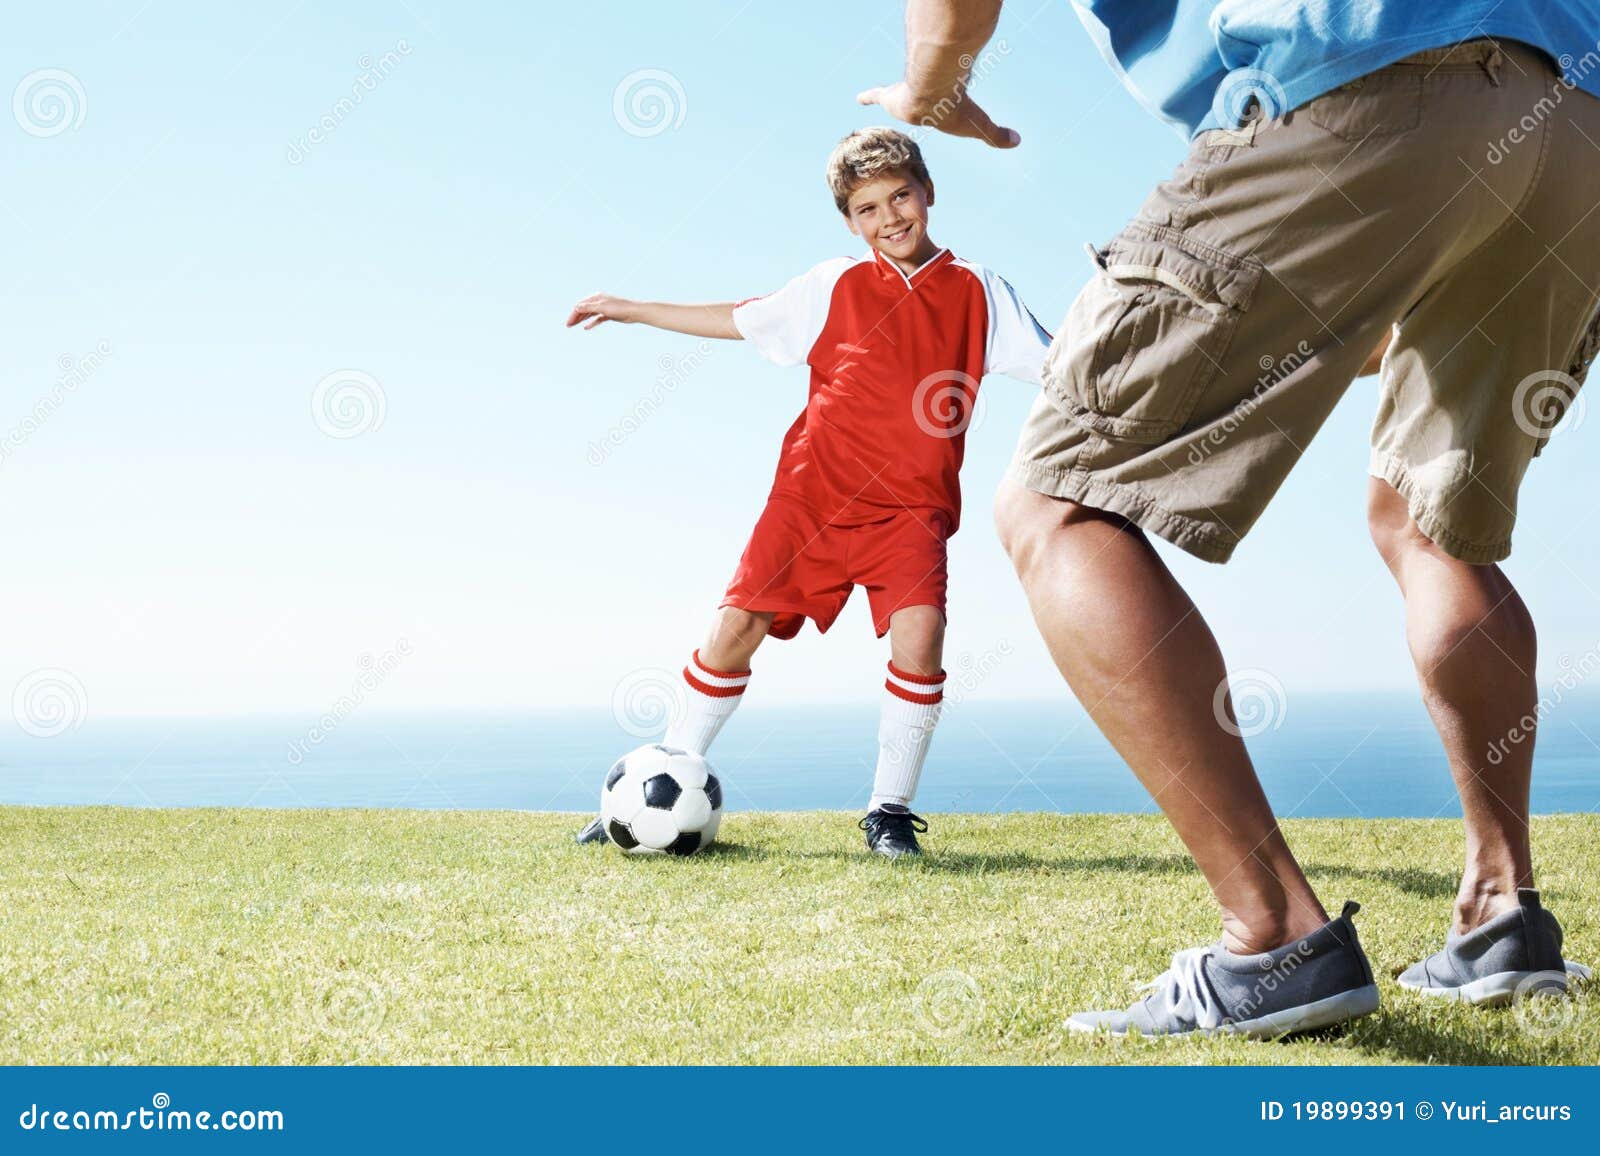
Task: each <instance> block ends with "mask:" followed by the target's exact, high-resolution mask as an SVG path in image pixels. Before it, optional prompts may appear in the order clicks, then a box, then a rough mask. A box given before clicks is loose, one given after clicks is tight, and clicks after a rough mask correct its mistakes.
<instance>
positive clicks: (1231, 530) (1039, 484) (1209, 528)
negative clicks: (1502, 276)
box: [1012, 45, 1548, 562]
mask: <svg viewBox="0 0 1600 1156" xmlns="http://www.w3.org/2000/svg"><path fill="white" fill-rule="evenodd" d="M1491 52H1492V46H1487V45H1481V46H1476V47H1475V46H1463V48H1462V49H1459V50H1457V51H1456V53H1455V54H1454V55H1453V56H1451V57H1449V58H1446V55H1445V54H1442V53H1435V54H1432V55H1431V56H1430V57H1429V58H1427V59H1425V60H1422V61H1417V62H1402V64H1399V65H1394V66H1391V67H1389V68H1387V69H1384V70H1381V71H1380V72H1378V73H1374V74H1372V75H1371V76H1368V77H1364V78H1362V80H1361V81H1360V82H1358V83H1357V84H1355V85H1353V86H1347V87H1346V88H1344V89H1340V90H1336V91H1335V92H1332V93H1329V94H1327V95H1325V96H1323V97H1319V98H1318V99H1317V100H1315V101H1312V102H1310V103H1309V104H1307V105H1305V106H1303V107H1301V108H1299V109H1295V110H1294V111H1292V112H1291V113H1290V114H1288V115H1287V116H1286V117H1284V118H1283V119H1281V120H1279V121H1273V122H1270V123H1266V124H1259V125H1255V126H1252V127H1247V128H1246V129H1245V130H1242V131H1239V132H1214V133H1208V134H1204V135H1203V136H1201V137H1200V138H1198V139H1197V140H1196V141H1195V142H1194V144H1193V145H1192V147H1191V149H1190V152H1189V154H1188V156H1187V157H1186V159H1185V160H1184V162H1183V163H1182V164H1181V165H1180V166H1179V168H1178V170H1177V172H1176V173H1175V174H1174V176H1173V177H1172V179H1171V180H1168V181H1165V182H1163V183H1162V184H1161V185H1159V186H1158V187H1157V188H1156V190H1155V191H1154V192H1153V193H1152V194H1151V196H1150V197H1149V198H1148V200H1147V201H1146V202H1145V204H1144V206H1143V208H1142V209H1141V211H1140V214H1139V216H1138V218H1136V219H1135V220H1134V221H1133V222H1131V223H1130V224H1129V225H1128V226H1127V227H1126V228H1125V229H1124V230H1123V231H1122V232H1120V233H1119V234H1118V235H1117V236H1116V237H1115V238H1113V239H1112V241H1111V242H1110V243H1109V244H1108V245H1106V246H1105V247H1103V248H1099V249H1095V250H1093V252H1092V254H1091V256H1092V259H1093V262H1094V270H1093V277H1092V279H1091V280H1090V282H1089V284H1088V285H1087V286H1086V287H1085V288H1084V290H1083V291H1082V293H1080V294H1079V296H1078V298H1077V299H1076V301H1075V302H1074V303H1073V306H1072V309H1071V311H1070V312H1069V314H1068V316H1067V319H1066V321H1065V323H1064V324H1063V325H1062V327H1061V330H1060V332H1059V333H1058V336H1057V339H1056V343H1055V345H1054V346H1053V347H1052V350H1051V355H1050V359H1049V362H1048V364H1047V367H1046V374H1045V390H1044V393H1043V395H1042V398H1041V400H1040V402H1039V403H1038V404H1037V405H1036V406H1035V409H1034V412H1033V413H1032V414H1031V415H1030V418H1029V420H1028V422H1027V424H1026V426H1025V428H1024V431H1023V435H1022V439H1021V442H1020V444H1019V447H1018V454H1017V460H1016V462H1015V464H1014V467H1013V475H1012V476H1013V477H1014V478H1016V479H1017V480H1018V481H1019V482H1021V483H1022V484H1023V485H1025V486H1028V487H1030V488H1032V489H1035V490H1038V491H1040V492H1042V493H1048V494H1051V495H1054V496H1057V497H1063V498H1069V499H1072V500H1075V501H1080V502H1083V503H1086V504H1088V505H1092V506H1096V507H1099V508H1102V509H1108V510H1112V511H1114V512H1116V513H1119V514H1122V515H1124V516H1126V517H1128V518H1130V519H1131V520H1133V521H1134V522H1137V523H1138V524H1140V525H1141V526H1144V527H1145V528H1146V529H1149V530H1151V531H1152V532H1154V533H1156V534H1159V535H1160V536H1162V537H1164V538H1166V539H1168V540H1169V541H1172V542H1173V543H1175V544H1176V545H1178V546H1180V547H1182V548H1183V549H1185V550H1188V551H1190V552H1191V553H1193V554H1195V555H1197V556H1199V557H1202V558H1205V559H1208V560H1211V561H1218V562H1220V561H1225V560H1226V559H1227V558H1228V557H1229V556H1231V554H1232V552H1233V550H1234V548H1235V547H1236V546H1237V544H1238V542H1239V541H1240V540H1241V539H1242V538H1243V536H1244V535H1245V533H1247V532H1248V531H1249V529H1250V528H1251V526H1252V525H1254V523H1255V521H1256V520H1257V519H1258V518H1259V517H1260V515H1261V512H1262V511H1263V510H1264V509H1265V507H1266V505H1267V503H1268V502H1269V501H1270V500H1271V498H1272V496H1273V495H1274V494H1275V493H1276V492H1277V490H1278V488H1279V487H1280V486H1281V484H1282V482H1283V480H1284V478H1285V477H1286V476H1287V475H1288V472H1289V470H1290V469H1291V468H1292V467H1293V465H1294V463H1295V461H1296V460H1298V458H1299V456H1300V454H1301V453H1302V452H1303V450H1304V448H1305V446H1306V445H1307V444H1308V443H1309V442H1310V440H1311V438H1312V437H1314V436H1315V434H1316V433H1317V431H1318V430H1319V429H1320V428H1321V426H1322V424H1323V422H1324V421H1325V420H1326V418H1327V416H1328V414H1329V413H1330V412H1331V410H1332V408H1333V406H1334V405H1335V404H1336V402H1337V401H1338V399H1339V397H1340V396H1341V395H1342V393H1343V391H1344V389H1345V388H1346V387H1347V386H1348V384H1349V382H1350V381H1351V380H1352V379H1353V378H1354V376H1355V374H1356V373H1357V372H1358V371H1359V369H1360V367H1361V365H1362V363H1363V362H1364V360H1365V359H1366V356H1367V354H1368V353H1369V352H1370V351H1371V350H1372V348H1373V346H1374V345H1376V344H1377V342H1378V340H1379V339H1380V338H1381V336H1382V335H1383V333H1384V331H1385V330H1387V329H1388V328H1389V326H1390V325H1391V324H1392V323H1393V322H1394V321H1395V320H1396V319H1397V318H1400V317H1402V316H1403V315H1405V313H1406V312H1407V311H1408V310H1409V309H1410V308H1411V307H1412V306H1413V305H1414V304H1415V303H1416V302H1417V301H1418V300H1419V299H1420V298H1421V297H1423V296H1424V295H1425V293H1426V292H1427V289H1428V287H1429V285H1430V284H1432V283H1433V282H1434V281H1435V280H1437V279H1438V278H1440V277H1441V276H1443V275H1444V274H1445V273H1446V272H1447V271H1448V270H1449V269H1450V268H1451V267H1452V266H1453V265H1454V264H1456V263H1457V262H1459V261H1460V260H1462V259H1463V258H1464V257H1465V256H1466V255H1467V254H1469V253H1470V252H1472V251H1473V250H1474V249H1475V248H1476V247H1477V246H1478V245H1480V244H1482V243H1483V242H1484V241H1485V240H1487V239H1488V238H1489V237H1491V236H1493V235H1494V234H1495V233H1496V232H1497V231H1498V230H1499V229H1500V228H1501V226H1502V225H1503V224H1504V222H1505V220H1506V219H1507V216H1508V208H1509V207H1510V206H1513V205H1515V204H1516V203H1517V202H1518V201H1519V200H1520V199H1521V197H1522V196H1523V194H1524V192H1525V191H1526V188H1527V186H1528V184H1529V181H1530V179H1531V178H1532V175H1533V174H1534V173H1535V172H1536V169H1537V159H1536V157H1533V156H1531V155H1527V156H1523V157H1514V158H1509V160H1508V163H1505V164H1502V165H1498V166H1489V165H1487V164H1486V162H1484V160H1483V159H1482V158H1483V150H1484V144H1485V141H1486V140H1489V139H1490V133H1491V127H1492V126H1493V125H1494V124H1497V123H1498V122H1499V120H1501V119H1506V120H1514V119H1515V118H1516V117H1520V116H1521V115H1522V114H1523V112H1524V111H1525V108H1526V105H1527V104H1528V103H1529V101H1530V100H1531V99H1532V98H1533V95H1534V94H1535V93H1536V91H1537V90H1538V86H1537V84H1536V83H1534V82H1533V81H1532V80H1525V79H1522V78H1520V77H1519V75H1518V74H1517V73H1516V72H1514V71H1513V70H1511V69H1509V68H1505V67H1502V68H1501V69H1500V71H1499V74H1498V75H1492V74H1491V70H1490V69H1489V68H1488V67H1486V65H1487V64H1488V59H1487V58H1488V57H1489V55H1490V53H1491ZM1518 52H1519V53H1520V54H1521V55H1523V56H1526V57H1528V58H1529V59H1527V60H1520V59H1519V61H1518V63H1519V65H1520V66H1522V67H1528V66H1530V65H1536V62H1535V61H1534V60H1533V59H1532V58H1533V57H1534V55H1535V54H1533V53H1532V52H1531V50H1529V51H1527V52H1523V51H1522V50H1518ZM1546 72H1548V70H1546ZM1514 78H1515V79H1514Z"/></svg>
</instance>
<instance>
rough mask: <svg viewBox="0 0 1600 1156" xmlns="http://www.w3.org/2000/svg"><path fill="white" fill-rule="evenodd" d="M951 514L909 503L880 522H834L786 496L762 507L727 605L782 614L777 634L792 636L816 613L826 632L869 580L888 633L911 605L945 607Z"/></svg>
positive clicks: (879, 626)
mask: <svg viewBox="0 0 1600 1156" xmlns="http://www.w3.org/2000/svg"><path fill="white" fill-rule="evenodd" d="M949 526H950V517H949V515H948V514H945V513H943V512H942V511H938V510H903V511H901V512H900V513H897V514H893V515H891V516H889V517H887V518H885V519H883V520H882V521H880V522H868V523H866V524H864V525H859V526H831V525H829V524H828V522H827V520H826V519H825V518H823V517H822V516H821V515H820V514H816V513H813V512H812V511H811V510H808V509H807V508H806V507H804V506H802V505H799V504H798V503H795V502H791V501H787V500H785V499H782V498H775V499H771V500H769V501H768V502H767V508H766V509H765V510H763V511H762V512H761V517H760V519H759V520H758V521H757V522H756V528H755V530H754V531H752V532H751V534H750V544H749V545H748V546H746V547H745V548H744V557H742V558H740V559H739V569H738V570H737V571H736V572H735V573H734V576H733V582H732V583H730V584H729V586H728V593H727V594H726V595H724V596H723V599H722V605H724V606H737V607H738V608H739V609H741V610H754V611H769V612H773V613H775V614H776V617H775V618H774V619H773V621H772V629H771V631H770V633H771V635H772V637H774V638H793V637H794V636H795V635H796V634H798V633H800V627H801V624H802V623H803V622H804V621H805V620H806V619H807V618H809V619H811V620H812V621H813V622H815V623H816V624H817V630H818V631H820V632H823V633H826V631H827V629H828V627H830V626H832V625H833V620H834V619H835V618H838V617H839V611H841V610H843V609H844V604H845V600H846V599H848V598H849V597H850V590H851V588H852V587H854V586H864V587H866V590H867V603H868V605H870V606H871V608H872V624H873V626H874V627H875V628H876V630H877V632H878V637H879V638H882V637H883V636H884V634H886V633H887V632H888V630H889V616H890V615H891V614H893V613H894V612H895V611H896V610H901V609H904V608H905V607H907V606H937V607H938V608H939V613H941V614H943V613H944V597H945V539H946V538H947V537H948V536H949Z"/></svg>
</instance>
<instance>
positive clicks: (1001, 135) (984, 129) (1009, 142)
mask: <svg viewBox="0 0 1600 1156" xmlns="http://www.w3.org/2000/svg"><path fill="white" fill-rule="evenodd" d="M961 113H962V116H963V117H964V118H965V120H966V122H967V124H968V125H969V126H971V128H972V132H971V133H969V134H966V135H970V136H975V137H977V138H978V139H979V140H982V141H983V142H985V143H986V144H990V145H993V146H994V147H995V148H997V149H1014V148H1016V147H1017V146H1018V145H1019V144H1021V143H1022V134H1021V133H1019V132H1017V130H1016V129H1011V128H1003V127H1002V126H1000V125H998V124H995V123H994V121H992V120H990V119H989V114H988V113H986V112H984V111H983V109H982V108H980V107H979V106H978V104H977V103H976V102H974V101H973V100H972V98H971V97H968V98H967V99H966V101H964V102H963V103H962V105H961Z"/></svg>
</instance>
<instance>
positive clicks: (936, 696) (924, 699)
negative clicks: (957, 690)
mask: <svg viewBox="0 0 1600 1156" xmlns="http://www.w3.org/2000/svg"><path fill="white" fill-rule="evenodd" d="M883 689H884V690H886V691H888V692H889V693H890V694H892V695H894V696H895V697H896V698H903V699H905V700H906V701H907V702H914V703H916V704H917V705H919V706H933V705H934V704H935V703H938V702H943V701H944V691H943V690H936V691H934V692H933V693H932V694H916V693H914V692H912V691H909V690H907V689H906V688H905V687H903V686H899V685H897V684H896V683H893V682H890V681H889V680H888V679H884V680H883Z"/></svg>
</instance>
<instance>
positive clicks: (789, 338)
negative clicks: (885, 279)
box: [733, 257, 855, 365]
mask: <svg viewBox="0 0 1600 1156" xmlns="http://www.w3.org/2000/svg"><path fill="white" fill-rule="evenodd" d="M854 264H855V260H854V258H851V257H835V258H833V259H832V260H829V261H824V262H823V263H822V264H820V265H818V266H816V267H815V268H813V269H810V270H807V271H806V272H804V273H802V274H800V276H798V277H796V278H794V279H793V280H792V281H790V282H789V283H788V284H787V285H785V286H784V287H783V288H782V289H779V290H778V291H777V292H776V293H769V294H767V295H766V296H765V297H752V298H751V299H750V300H748V301H741V302H740V303H739V304H738V305H736V306H734V309H733V326H734V328H735V329H737V330H738V331H739V333H740V335H741V336H742V337H743V338H744V339H745V340H746V341H748V342H750V343H751V344H752V345H754V346H755V347H756V351H757V352H758V353H760V354H761V356H763V357H765V358H766V359H767V360H768V361H771V362H773V363H775V364H777V365H799V364H801V363H802V362H804V361H805V360H806V358H807V357H809V356H810V355H811V347H812V346H814V345H815V344H816V343H817V338H818V337H820V336H821V335H822V327H823V325H824V324H826V323H827V320H828V305H829V303H830V302H831V301H832V300H833V287H834V285H836V284H837V283H838V281H839V277H840V275H841V274H843V273H844V271H845V270H846V269H848V268H849V267H850V266H851V265H854Z"/></svg>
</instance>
